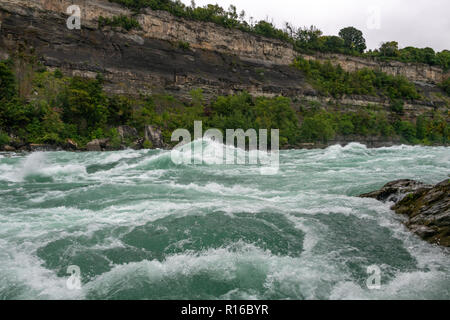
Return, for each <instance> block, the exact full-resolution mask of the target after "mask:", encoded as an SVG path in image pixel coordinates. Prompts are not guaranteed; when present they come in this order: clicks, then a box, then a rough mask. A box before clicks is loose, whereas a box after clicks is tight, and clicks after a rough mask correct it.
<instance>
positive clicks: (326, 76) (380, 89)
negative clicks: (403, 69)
mask: <svg viewBox="0 0 450 320" xmlns="http://www.w3.org/2000/svg"><path fill="white" fill-rule="evenodd" d="M294 67H296V68H298V69H300V70H302V71H303V72H304V73H305V74H306V76H307V78H308V79H309V81H310V82H311V83H312V85H313V86H314V87H315V88H316V89H317V90H318V91H319V92H320V93H322V94H324V95H331V96H333V97H340V96H342V95H345V94H358V95H381V96H385V97H388V98H390V99H391V100H392V101H394V100H396V99H419V98H420V95H419V94H418V93H417V91H416V88H415V86H414V84H413V83H411V82H409V81H408V80H407V79H406V78H404V77H401V76H390V75H387V74H386V73H383V72H380V71H374V70H372V69H367V68H366V69H361V70H358V71H355V72H347V71H344V70H343V69H342V67H341V66H340V65H337V66H334V65H332V64H331V62H329V61H327V62H325V63H321V62H319V61H315V60H306V59H304V58H303V57H298V58H297V59H296V60H295V62H294Z"/></svg>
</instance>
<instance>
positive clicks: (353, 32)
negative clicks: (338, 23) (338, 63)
mask: <svg viewBox="0 0 450 320" xmlns="http://www.w3.org/2000/svg"><path fill="white" fill-rule="evenodd" d="M339 36H340V37H341V38H342V39H344V45H345V47H346V48H347V49H349V50H352V51H353V50H356V51H358V52H359V53H363V52H364V50H366V48H367V46H366V40H365V39H364V37H363V33H362V32H361V31H360V30H358V29H356V28H354V27H347V28H344V29H341V31H339Z"/></svg>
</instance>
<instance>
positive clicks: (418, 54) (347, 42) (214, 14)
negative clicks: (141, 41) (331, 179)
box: [109, 0, 450, 70]
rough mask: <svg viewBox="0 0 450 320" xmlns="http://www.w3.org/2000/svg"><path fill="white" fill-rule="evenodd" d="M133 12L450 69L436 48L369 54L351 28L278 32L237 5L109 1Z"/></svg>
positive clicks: (448, 57)
mask: <svg viewBox="0 0 450 320" xmlns="http://www.w3.org/2000/svg"><path fill="white" fill-rule="evenodd" d="M109 1H111V2H115V3H119V4H121V5H123V6H125V7H128V8H130V9H133V10H136V11H139V10H141V9H143V8H150V9H152V10H163V11H168V12H170V13H172V14H173V15H175V16H178V17H184V18H188V19H193V20H198V21H205V22H213V23H216V24H219V25H221V26H223V27H226V28H235V29H239V30H242V31H244V32H249V33H253V34H258V35H262V36H265V37H270V38H274V39H279V40H282V41H285V42H289V43H291V44H292V45H293V47H294V49H295V50H297V51H299V52H303V53H313V52H317V51H318V52H325V53H327V52H328V53H342V54H348V55H355V56H364V57H372V58H376V59H380V60H398V61H402V62H415V63H425V64H429V65H432V66H440V67H441V68H443V69H444V70H448V69H449V68H450V51H448V50H443V51H441V52H435V51H434V50H433V49H432V48H423V49H422V48H414V47H406V48H403V49H399V48H398V43H397V42H395V41H388V42H385V43H383V44H382V45H381V47H380V48H379V49H376V50H369V51H367V52H365V50H366V48H367V47H366V41H365V39H364V37H363V34H362V32H361V31H360V30H358V29H356V28H354V27H347V28H344V29H342V30H341V31H340V32H339V35H338V36H328V35H323V32H322V31H321V30H320V29H318V28H317V27H315V26H311V27H308V28H307V27H303V28H297V27H295V26H294V25H292V24H290V23H286V24H285V26H284V28H283V29H280V28H277V27H276V26H275V25H274V24H273V23H272V22H269V21H265V20H261V21H254V19H253V18H252V17H250V18H249V19H246V18H247V17H246V13H245V11H240V12H238V10H237V8H236V7H235V6H233V5H231V6H230V7H229V9H228V10H225V9H224V8H222V7H220V6H219V5H213V4H208V5H206V6H203V7H198V6H196V5H195V2H194V1H192V3H191V5H190V6H187V5H185V4H183V3H182V2H181V1H179V0H176V1H173V0H109Z"/></svg>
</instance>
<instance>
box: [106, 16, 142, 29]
mask: <svg viewBox="0 0 450 320" xmlns="http://www.w3.org/2000/svg"><path fill="white" fill-rule="evenodd" d="M105 26H111V27H113V28H119V27H120V28H123V29H125V30H127V31H130V30H132V29H136V30H140V29H141V26H140V24H139V22H138V21H137V20H136V19H134V18H129V17H127V16H124V15H120V16H114V17H112V18H105V17H102V16H100V17H99V18H98V27H99V28H103V27H105Z"/></svg>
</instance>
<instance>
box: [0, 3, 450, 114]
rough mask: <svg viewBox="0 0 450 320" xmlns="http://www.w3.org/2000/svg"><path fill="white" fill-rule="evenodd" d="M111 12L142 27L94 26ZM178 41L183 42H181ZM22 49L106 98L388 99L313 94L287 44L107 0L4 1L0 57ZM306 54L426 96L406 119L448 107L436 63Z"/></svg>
mask: <svg viewBox="0 0 450 320" xmlns="http://www.w3.org/2000/svg"><path fill="white" fill-rule="evenodd" d="M72 4H77V5H79V6H80V8H81V30H69V29H68V28H67V27H66V19H67V18H68V14H66V10H67V7H68V6H70V5H72ZM118 15H127V16H131V15H134V17H135V19H136V20H138V21H139V23H140V25H141V27H142V29H141V30H133V31H129V32H126V31H124V30H120V29H119V30H113V29H111V28H109V27H105V28H102V29H99V27H98V21H97V20H98V17H100V16H103V17H113V16H118ZM181 42H182V43H188V44H189V45H188V47H186V46H180V43H181ZM24 50H28V51H30V53H32V54H34V55H36V56H37V57H38V58H39V59H40V61H41V62H42V63H43V64H44V65H46V66H47V67H49V68H59V69H61V70H62V71H63V72H64V73H66V74H68V75H81V76H84V77H95V76H96V74H97V73H102V74H103V75H104V78H105V80H106V84H105V89H106V90H107V92H109V93H111V94H129V95H138V94H154V93H158V92H165V93H169V94H172V95H174V96H177V97H178V98H186V99H188V98H189V92H190V91H191V90H192V89H194V88H202V89H203V91H204V95H205V97H206V98H212V97H214V96H217V95H219V94H230V93H235V92H239V91H243V90H246V91H248V92H250V93H251V94H252V95H254V96H275V95H285V96H289V97H292V98H294V100H299V99H306V100H313V101H316V102H318V103H320V104H321V105H322V106H324V107H326V108H328V106H329V105H332V104H339V105H341V106H343V107H347V106H352V107H359V106H366V105H368V104H377V105H381V106H383V107H386V108H388V107H389V101H383V100H380V99H378V98H374V97H345V98H343V99H341V100H339V101H337V102H336V101H334V102H333V101H331V102H330V100H332V99H329V98H323V97H322V98H321V97H317V94H316V92H315V91H314V89H313V88H312V87H311V86H310V85H308V84H307V83H306V81H305V79H304V76H303V74H302V73H301V72H300V71H298V70H295V69H294V68H292V67H290V64H291V63H292V61H293V59H294V58H295V56H296V55H298V53H297V52H295V51H294V50H293V48H292V46H291V45H290V44H287V43H284V42H281V41H278V40H275V39H268V38H264V37H261V36H256V35H253V34H249V33H244V32H242V31H239V30H233V29H226V28H223V27H220V26H218V25H216V24H213V23H204V22H198V21H191V20H187V19H182V18H177V17H175V16H173V15H171V14H169V13H167V12H162V11H151V10H145V11H144V12H143V13H140V14H134V13H132V12H130V11H129V10H128V9H125V8H123V7H121V6H119V5H117V4H114V3H110V2H108V1H106V0H78V1H72V0H3V1H2V2H1V3H0V58H7V57H8V56H10V55H14V54H17V53H18V52H22V51H24ZM305 57H306V58H307V59H319V60H328V59H330V60H331V61H332V62H333V63H335V64H340V65H341V66H342V67H343V68H344V69H346V70H349V71H352V70H357V69H360V68H363V67H369V68H373V69H379V70H382V71H384V72H387V73H389V74H396V75H397V74H401V75H404V76H406V77H407V78H408V79H410V80H411V81H415V82H416V83H417V84H418V85H419V86H420V87H421V88H423V89H424V91H425V92H426V94H427V98H428V99H427V100H426V101H411V102H407V103H406V105H405V117H406V118H408V117H409V118H414V117H415V116H416V115H417V114H418V113H423V112H425V111H429V110H433V109H435V108H439V107H441V106H443V105H445V104H446V103H448V102H445V100H444V101H442V99H441V98H436V96H438V94H436V92H438V91H439V90H437V89H436V87H435V86H434V84H435V83H437V82H440V81H441V80H442V79H443V78H445V77H447V76H448V74H444V73H443V71H442V70H441V69H440V68H436V67H431V66H428V65H421V64H404V63H400V62H385V63H380V62H376V61H374V60H368V59H362V58H357V57H350V56H344V55H336V54H335V55H325V54H318V55H315V56H305Z"/></svg>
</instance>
